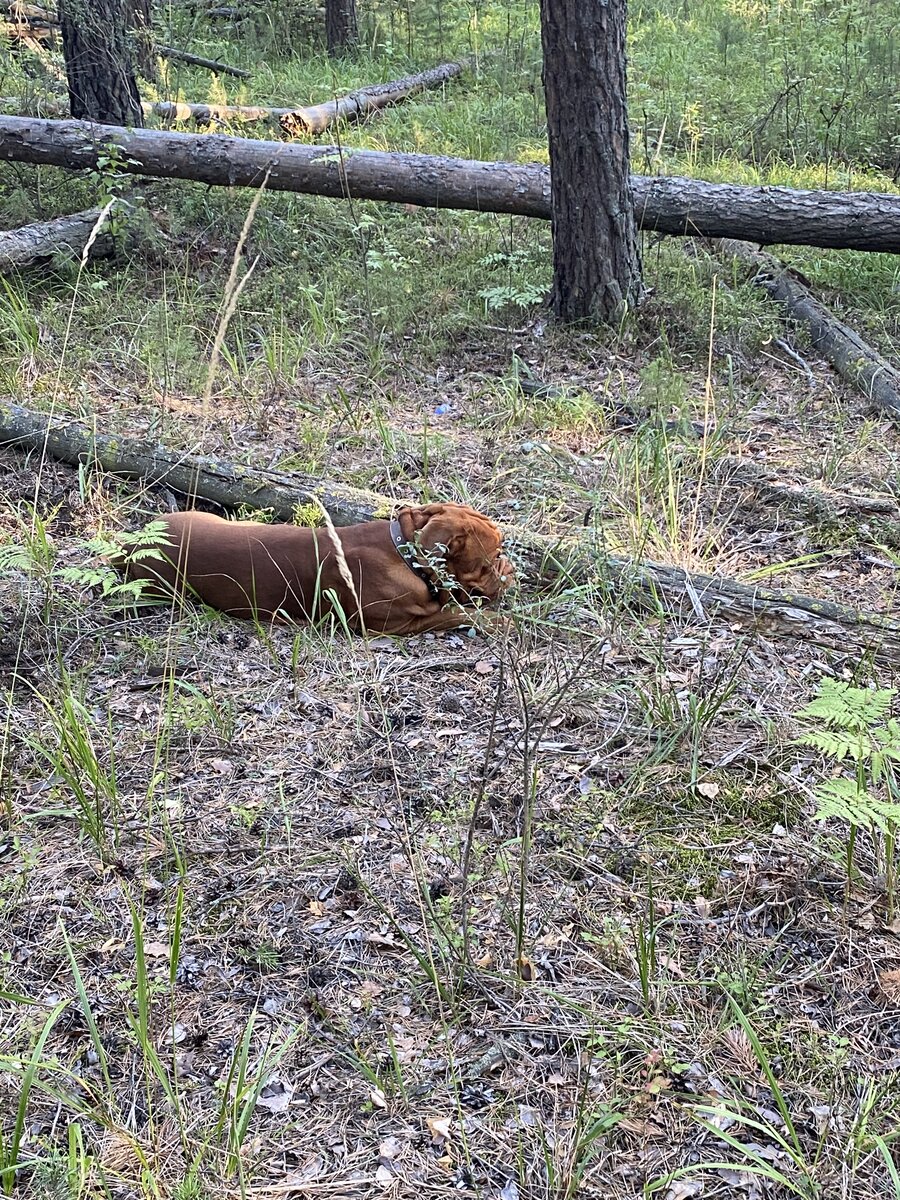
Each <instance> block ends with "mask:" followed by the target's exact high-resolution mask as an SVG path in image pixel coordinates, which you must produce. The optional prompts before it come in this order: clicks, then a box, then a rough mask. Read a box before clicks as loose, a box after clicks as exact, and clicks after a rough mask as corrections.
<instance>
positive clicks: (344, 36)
mask: <svg viewBox="0 0 900 1200" xmlns="http://www.w3.org/2000/svg"><path fill="white" fill-rule="evenodd" d="M358 40H359V29H358V27H357V22H356V0H325V47H326V49H327V50H328V53H329V55H330V56H331V57H332V58H335V57H337V56H339V55H341V54H346V53H347V52H348V51H350V50H353V49H355V47H356V44H357V41H358Z"/></svg>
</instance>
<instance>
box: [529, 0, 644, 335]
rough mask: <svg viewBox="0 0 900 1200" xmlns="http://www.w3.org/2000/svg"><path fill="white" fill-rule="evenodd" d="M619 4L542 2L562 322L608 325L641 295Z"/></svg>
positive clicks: (557, 301) (556, 291) (620, 0)
mask: <svg viewBox="0 0 900 1200" xmlns="http://www.w3.org/2000/svg"><path fill="white" fill-rule="evenodd" d="M625 25H626V0H593V2H592V3H585V0H541V41H542V43H543V49H544V70H543V79H544V97H545V103H546V107H547V134H548V138H549V143H550V178H551V180H552V182H553V192H552V197H551V209H552V217H551V220H552V224H553V292H552V295H551V300H550V304H551V307H552V309H553V312H554V314H555V315H556V316H557V317H558V318H559V319H561V320H563V321H596V320H599V321H603V322H606V323H607V324H614V323H615V322H616V321H618V320H619V319H620V317H621V316H622V313H623V312H624V311H625V310H626V309H630V308H634V307H635V306H636V305H637V304H638V302H639V301H640V298H641V292H642V284H641V259H640V252H639V247H638V236H637V226H636V224H635V219H634V198H633V196H632V191H631V177H630V173H629V172H630V151H629V134H628V110H627V105H626V98H625Z"/></svg>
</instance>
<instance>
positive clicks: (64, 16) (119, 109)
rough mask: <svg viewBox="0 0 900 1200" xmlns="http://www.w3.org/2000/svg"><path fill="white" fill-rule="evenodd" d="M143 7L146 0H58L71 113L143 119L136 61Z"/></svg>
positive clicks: (107, 119)
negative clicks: (136, 77)
mask: <svg viewBox="0 0 900 1200" xmlns="http://www.w3.org/2000/svg"><path fill="white" fill-rule="evenodd" d="M145 11H146V2H145V0H59V18H60V25H61V28H62V40H63V57H64V58H65V62H66V78H67V80H68V85H69V108H70V110H71V113H72V116H73V117H75V118H77V119H84V120H87V121H97V122H99V123H100V124H104V125H129V126H140V125H143V123H144V115H143V113H142V111H141V98H140V95H139V93H138V87H137V81H136V79H135V62H136V61H137V55H138V45H139V38H140V37H142V36H144V34H143V33H139V32H138V26H142V21H143V18H142V15H141V14H142V13H143V12H145Z"/></svg>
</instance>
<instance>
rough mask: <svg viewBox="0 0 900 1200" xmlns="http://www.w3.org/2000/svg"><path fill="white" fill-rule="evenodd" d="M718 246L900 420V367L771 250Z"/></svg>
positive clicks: (845, 375)
mask: <svg viewBox="0 0 900 1200" xmlns="http://www.w3.org/2000/svg"><path fill="white" fill-rule="evenodd" d="M717 245H718V248H719V249H720V250H721V251H722V253H723V254H727V255H731V256H732V257H734V258H736V259H737V260H738V262H740V263H742V264H743V265H744V267H745V268H746V269H747V272H748V274H750V275H751V282H752V283H754V284H755V285H756V286H757V287H761V288H762V289H763V291H765V292H767V293H768V294H769V295H770V296H771V297H772V299H773V300H777V301H778V302H779V304H781V305H782V306H783V307H784V309H785V311H786V312H787V315H788V316H789V317H792V318H793V319H794V320H796V321H799V322H800V323H801V324H802V325H803V326H805V328H806V329H807V330H808V331H809V335H810V340H811V342H812V344H813V346H814V347H815V348H816V350H818V351H819V352H820V353H821V354H822V355H824V357H825V358H827V359H828V361H829V362H830V363H831V365H832V366H833V367H834V369H835V370H836V371H837V373H838V375H840V377H841V378H842V379H844V380H846V381H847V383H849V384H852V386H853V387H855V388H856V389H857V390H858V391H860V392H862V394H863V395H864V396H866V397H867V399H869V400H870V401H871V402H872V404H873V405H875V407H876V408H880V409H883V410H884V411H885V412H887V413H888V414H889V415H890V416H891V417H893V418H894V420H900V371H898V370H897V369H896V367H894V366H892V364H891V363H889V362H888V360H887V359H886V358H884V357H882V355H880V354H879V353H878V351H877V350H875V349H874V348H873V347H872V346H870V345H869V344H868V342H866V341H864V340H863V339H862V338H861V337H860V336H859V334H858V333H857V332H856V331H855V330H853V329H851V328H850V326H849V325H845V324H844V322H843V321H840V320H838V318H837V317H836V316H835V315H834V313H831V312H829V311H828V309H827V308H826V307H825V305H824V304H822V303H821V302H820V301H819V300H817V299H816V298H815V296H814V295H813V294H812V292H811V291H810V290H809V288H808V287H806V285H805V284H804V283H803V282H802V280H801V278H800V277H799V276H798V275H797V274H796V273H795V272H793V271H791V270H789V269H788V268H787V267H785V266H783V265H782V264H781V263H779V262H778V261H777V260H776V259H774V258H773V257H772V256H771V254H763V253H762V252H761V251H759V250H757V249H756V247H755V246H749V245H748V244H747V242H745V241H734V240H732V239H730V238H725V239H722V240H721V241H719V242H718V243H717Z"/></svg>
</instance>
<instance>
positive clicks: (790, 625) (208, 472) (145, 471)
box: [0, 403, 900, 660]
mask: <svg viewBox="0 0 900 1200" xmlns="http://www.w3.org/2000/svg"><path fill="white" fill-rule="evenodd" d="M3 444H5V445H10V446H17V447H19V448H21V449H30V450H36V451H38V452H39V453H43V452H46V453H48V454H51V455H53V456H54V457H55V458H58V459H61V460H62V461H64V462H69V463H73V464H76V465H77V464H79V463H94V464H96V465H97V466H99V467H101V468H102V469H103V470H105V471H108V472H110V473H111V474H113V475H122V476H124V477H126V478H131V479H142V480H144V481H146V482H148V483H166V484H167V485H168V486H169V487H171V488H174V489H175V490H176V491H179V492H183V493H185V494H187V495H195V496H203V497H204V498H205V499H207V500H211V501H213V502H215V503H218V504H221V505H224V506H225V507H229V508H237V507H239V506H240V505H242V504H247V505H250V506H252V507H254V508H259V509H263V508H268V509H271V510H272V512H273V515H274V516H275V518H276V519H277V520H283V521H290V520H291V519H292V518H293V515H294V512H295V510H296V508H297V506H298V505H306V504H315V503H319V502H321V504H322V505H323V506H324V507H325V508H327V509H328V512H329V513H330V515H331V518H332V521H333V522H334V524H335V525H336V526H341V525H352V524H355V523H356V522H359V521H367V520H372V519H373V518H375V517H388V516H390V514H391V513H392V512H393V510H394V507H395V501H393V500H389V499H387V498H386V497H384V496H378V495H375V494H373V493H371V492H365V491H362V490H361V489H359V488H352V487H349V486H347V485H346V484H340V483H332V482H329V481H327V480H323V479H319V478H312V477H308V476H306V477H304V476H301V475H294V474H290V475H289V474H286V473H283V472H277V471H266V470H262V469H259V468H256V467H245V466H240V465H238V464H235V463H231V462H227V461H222V460H217V459H213V458H203V457H200V456H195V455H189V454H185V453H180V452H175V451H172V450H167V449H165V448H163V447H161V446H158V445H154V444H152V443H144V442H139V441H136V440H131V439H128V438H114V437H107V436H105V435H103V434H97V433H94V432H92V431H91V430H90V429H88V428H87V427H86V426H84V425H80V424H77V423H74V422H73V423H71V424H62V423H58V422H55V421H53V420H52V419H50V418H48V417H47V416H46V415H44V414H43V413H36V412H32V411H30V410H29V409H26V408H22V407H21V406H20V405H17V404H8V403H5V404H4V403H0V445H3ZM507 535H508V537H509V538H510V540H511V541H512V542H513V543H514V544H515V545H516V548H517V553H518V554H519V557H520V558H521V560H522V562H523V563H524V565H525V566H526V568H527V569H528V570H529V571H530V572H532V573H533V574H534V576H536V577H537V578H543V579H545V580H553V579H556V580H562V581H564V582H571V583H574V584H581V585H585V584H593V585H596V586H600V587H605V588H609V589H610V590H612V591H615V592H619V593H624V594H625V596H626V597H628V598H633V599H634V600H635V602H638V603H642V604H646V603H648V602H649V603H650V604H651V605H652V606H653V607H655V608H657V609H669V610H675V611H679V612H685V613H689V612H690V611H691V609H692V607H693V605H694V599H695V598H696V601H697V602H699V604H700V606H701V607H702V611H704V613H706V614H707V615H709V616H712V615H715V616H716V617H717V618H718V619H719V620H725V621H732V622H735V623H736V624H739V625H749V626H752V627H754V628H756V629H758V630H760V631H762V632H763V633H766V634H770V635H777V636H781V637H797V638H802V639H804V640H805V641H809V642H812V643H814V644H816V645H821V646H829V647H832V648H834V649H837V650H841V651H844V652H846V651H847V650H848V649H850V648H851V647H852V648H854V650H858V649H867V650H871V651H872V653H874V654H875V655H876V656H878V657H883V658H889V659H890V658H893V659H895V660H896V659H897V658H898V657H900V619H897V618H895V617H892V616H888V615H886V614H882V613H875V612H860V611H858V610H856V609H853V608H849V607H847V606H846V605H843V604H837V603H835V602H834V601H831V600H820V599H816V598H814V597H811V596H804V595H801V594H798V593H795V592H789V591H780V590H776V589H774V588H765V587H756V586H748V585H747V584H743V583H740V582H738V581H737V580H735V579H727V578H722V577H719V576H714V575H707V574H704V573H701V572H699V571H696V572H687V571H685V570H683V568H681V567H673V566H668V565H667V564H664V563H654V562H646V561H638V562H635V561H632V560H630V559H625V558H620V557H618V556H615V555H612V554H608V553H607V552H606V550H605V549H604V548H603V547H602V546H600V545H598V544H597V543H596V542H595V541H594V540H593V539H592V538H591V537H590V536H588V535H582V536H575V537H569V538H562V539H554V538H551V537H547V536H545V535H541V534H536V533H531V532H530V531H528V530H524V529H508V530H507Z"/></svg>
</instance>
